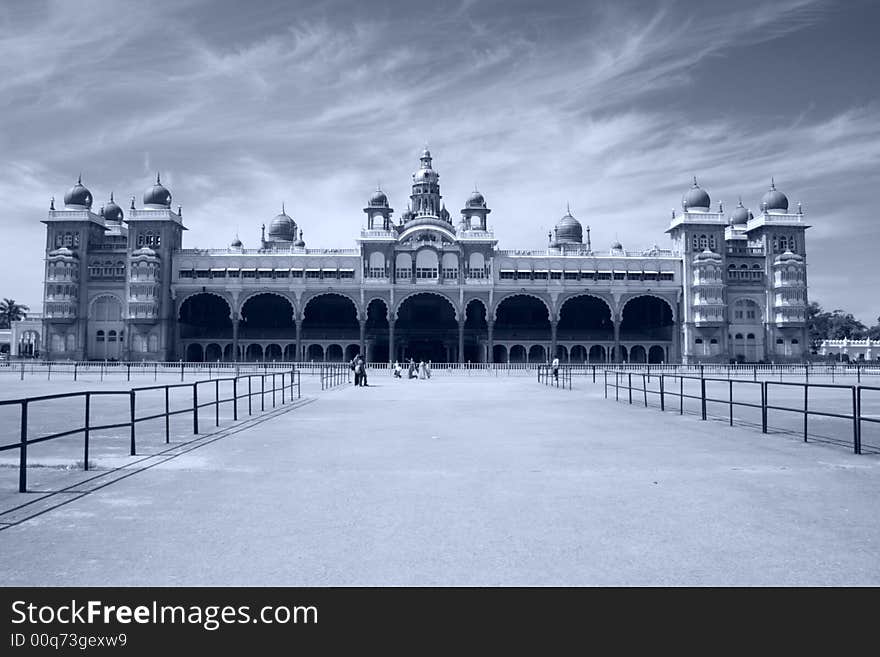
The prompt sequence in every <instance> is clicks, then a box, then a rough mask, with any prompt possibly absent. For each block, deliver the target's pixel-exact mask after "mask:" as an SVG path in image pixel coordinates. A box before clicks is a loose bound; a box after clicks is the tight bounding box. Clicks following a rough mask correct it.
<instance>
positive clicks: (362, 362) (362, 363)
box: [358, 356, 368, 388]
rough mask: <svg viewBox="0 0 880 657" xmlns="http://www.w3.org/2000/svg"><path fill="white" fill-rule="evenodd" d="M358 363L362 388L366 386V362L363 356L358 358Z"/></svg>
mask: <svg viewBox="0 0 880 657" xmlns="http://www.w3.org/2000/svg"><path fill="white" fill-rule="evenodd" d="M358 362H359V363H360V366H361V385H362V386H363V387H365V388H366V387H368V386H367V361H366V359H365V358H364V357H363V356H358Z"/></svg>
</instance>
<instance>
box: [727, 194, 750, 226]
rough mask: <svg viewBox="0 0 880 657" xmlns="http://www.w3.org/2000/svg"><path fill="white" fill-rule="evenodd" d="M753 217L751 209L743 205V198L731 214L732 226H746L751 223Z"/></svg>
mask: <svg viewBox="0 0 880 657" xmlns="http://www.w3.org/2000/svg"><path fill="white" fill-rule="evenodd" d="M751 218H752V213H751V212H749V209H748V208H746V207H744V206H743V202H742V199H740V200H739V203H738V204H737V206H736V209H734V211H733V212H732V213H731V215H730V225H731V226H744V225H745V224H747V223H749V219H751Z"/></svg>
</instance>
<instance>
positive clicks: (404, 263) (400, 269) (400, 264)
mask: <svg viewBox="0 0 880 657" xmlns="http://www.w3.org/2000/svg"><path fill="white" fill-rule="evenodd" d="M394 265H395V268H396V269H397V278H404V279H408V278H412V256H411V255H410V254H409V253H398V254H397V258H396V259H395V262H394Z"/></svg>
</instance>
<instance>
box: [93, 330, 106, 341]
mask: <svg viewBox="0 0 880 657" xmlns="http://www.w3.org/2000/svg"><path fill="white" fill-rule="evenodd" d="M95 340H96V341H97V342H104V331H98V332H97V333H96V334H95Z"/></svg>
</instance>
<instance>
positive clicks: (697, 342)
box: [694, 338, 703, 344]
mask: <svg viewBox="0 0 880 657" xmlns="http://www.w3.org/2000/svg"><path fill="white" fill-rule="evenodd" d="M694 344H703V338H697V339H696V340H694Z"/></svg>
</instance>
